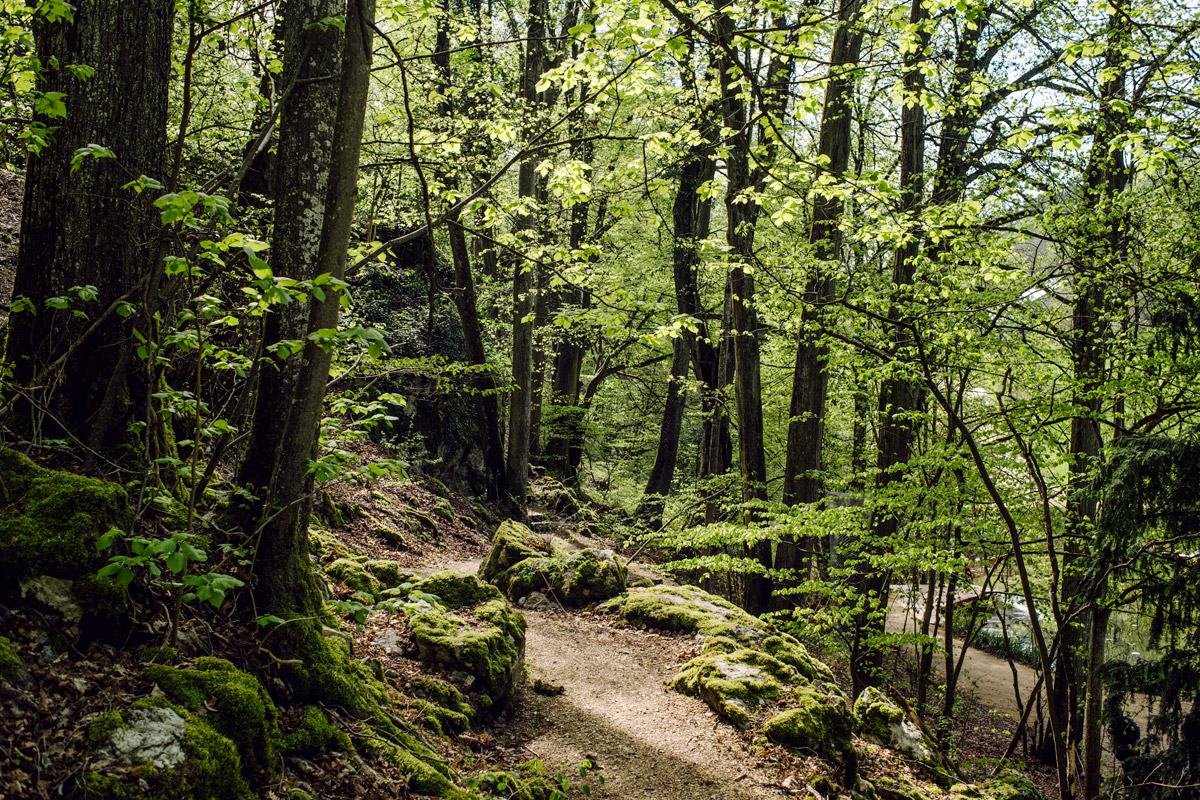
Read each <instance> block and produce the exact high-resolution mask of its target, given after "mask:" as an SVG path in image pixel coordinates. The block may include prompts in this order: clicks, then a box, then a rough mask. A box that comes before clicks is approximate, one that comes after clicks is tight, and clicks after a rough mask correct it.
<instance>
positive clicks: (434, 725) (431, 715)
mask: <svg viewBox="0 0 1200 800" xmlns="http://www.w3.org/2000/svg"><path fill="white" fill-rule="evenodd" d="M412 706H413V708H415V709H416V710H417V712H418V714H419V715H420V717H421V720H422V721H423V722H424V724H425V725H426V726H427V727H428V728H430V729H431V730H433V731H434V732H436V733H437V734H438V735H439V736H444V735H446V734H449V733H461V732H463V731H465V730H466V729H467V728H469V727H470V726H471V718H470V716H468V715H467V714H460V713H458V712H457V711H451V710H450V709H448V708H444V707H442V706H440V705H438V704H437V703H431V702H430V701H428V700H422V699H421V698H419V697H418V698H414V699H413V700H412ZM472 713H474V712H472Z"/></svg>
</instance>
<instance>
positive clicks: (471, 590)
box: [413, 570, 524, 630]
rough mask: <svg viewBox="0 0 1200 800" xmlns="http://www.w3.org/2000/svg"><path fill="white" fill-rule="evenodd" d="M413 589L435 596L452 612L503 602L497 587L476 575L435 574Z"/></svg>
mask: <svg viewBox="0 0 1200 800" xmlns="http://www.w3.org/2000/svg"><path fill="white" fill-rule="evenodd" d="M413 588H414V589H417V590H419V591H422V592H426V593H427V594H431V595H434V596H435V597H437V599H438V600H440V601H441V604H442V605H443V606H445V607H446V608H448V609H451V610H453V609H456V608H465V607H468V606H477V605H479V604H480V603H490V602H492V601H495V600H503V597H502V595H501V594H500V590H499V589H497V588H496V587H495V586H492V585H491V584H489V583H484V582H483V581H481V580H479V578H477V577H475V576H474V575H464V574H462V573H459V572H451V571H449V570H442V571H441V572H435V573H434V574H433V575H430V576H429V577H427V578H422V579H421V580H420V581H418V582H417V583H416V584H414V587H413ZM522 630H524V628H522Z"/></svg>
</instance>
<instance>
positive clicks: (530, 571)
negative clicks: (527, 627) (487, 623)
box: [492, 556, 567, 601]
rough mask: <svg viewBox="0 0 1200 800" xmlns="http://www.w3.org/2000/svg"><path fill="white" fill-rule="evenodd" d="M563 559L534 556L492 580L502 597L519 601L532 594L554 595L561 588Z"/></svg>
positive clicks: (563, 568)
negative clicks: (502, 594)
mask: <svg viewBox="0 0 1200 800" xmlns="http://www.w3.org/2000/svg"><path fill="white" fill-rule="evenodd" d="M566 568H567V561H566V559H565V558H561V557H552V556H536V557H533V558H526V559H524V560H522V561H518V562H517V563H516V564H513V565H512V566H511V567H509V568H508V569H506V570H504V572H501V573H500V574H499V575H497V576H496V577H495V578H493V579H492V583H494V584H495V585H496V588H498V589H499V590H500V591H501V592H503V593H504V596H505V597H507V598H508V599H510V600H513V601H516V600H520V599H521V598H522V597H525V596H526V595H528V594H531V593H533V592H543V593H545V594H550V593H555V594H558V590H560V589H561V588H562V583H563V573H564V571H565V570H566Z"/></svg>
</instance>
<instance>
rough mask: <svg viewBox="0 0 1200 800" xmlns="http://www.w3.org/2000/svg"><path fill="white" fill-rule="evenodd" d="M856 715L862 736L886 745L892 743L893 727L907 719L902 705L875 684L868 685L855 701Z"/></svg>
mask: <svg viewBox="0 0 1200 800" xmlns="http://www.w3.org/2000/svg"><path fill="white" fill-rule="evenodd" d="M854 715H855V716H856V717H858V723H859V733H860V734H861V735H862V737H863V738H864V739H867V740H868V741H871V742H874V743H875V744H878V745H883V746H885V747H888V746H890V745H891V741H892V727H893V726H896V725H900V724H901V723H903V722H904V719H905V717H904V712H903V711H902V710H901V709H900V707H899V706H897V705H896V704H895V703H893V702H892V701H891V700H889V699H888V697H887V695H885V694H884V693H883V692H881V691H879V689H876V688H875V687H874V686H868V687H867V688H866V689H864V690H863V691H862V694H860V695H859V696H858V699H856V700H855V701H854Z"/></svg>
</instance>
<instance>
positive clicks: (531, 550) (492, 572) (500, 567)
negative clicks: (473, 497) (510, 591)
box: [476, 506, 547, 581]
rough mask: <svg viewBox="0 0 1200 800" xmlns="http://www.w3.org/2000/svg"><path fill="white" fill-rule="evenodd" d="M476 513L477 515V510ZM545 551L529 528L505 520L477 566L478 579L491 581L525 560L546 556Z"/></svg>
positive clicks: (497, 529)
mask: <svg viewBox="0 0 1200 800" xmlns="http://www.w3.org/2000/svg"><path fill="white" fill-rule="evenodd" d="M480 508H482V506H480ZM476 513H479V512H478V510H477V511H476ZM546 550H547V548H546V547H545V545H543V544H542V543H541V542H540V541H539V540H538V538H537V537H536V536H535V535H534V533H533V531H531V530H529V528H527V527H525V526H524V525H522V524H521V523H520V522H514V521H513V520H505V521H504V522H501V523H500V527H498V528H496V533H495V534H493V535H492V548H491V550H489V551H488V554H487V558H485V559H484V560H483V563H482V564H480V565H479V573H478V574H479V577H480V578H482V579H483V580H485V581H493V580H494V579H495V578H496V576H498V575H499V574H500V573H502V572H504V571H505V570H507V569H509V568H510V567H512V566H513V565H515V564H517V563H519V562H521V561H524V560H525V559H527V558H540V557H541V556H544V555H546Z"/></svg>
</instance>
